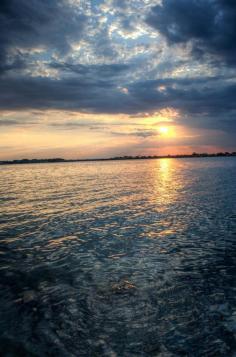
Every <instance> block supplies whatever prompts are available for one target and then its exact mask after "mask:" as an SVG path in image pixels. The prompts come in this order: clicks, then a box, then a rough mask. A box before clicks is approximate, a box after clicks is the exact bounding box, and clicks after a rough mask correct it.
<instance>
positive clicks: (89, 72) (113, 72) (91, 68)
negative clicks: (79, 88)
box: [49, 62, 129, 78]
mask: <svg viewBox="0 0 236 357" xmlns="http://www.w3.org/2000/svg"><path fill="white" fill-rule="evenodd" d="M49 66H50V67H51V68H54V69H57V70H60V71H61V72H67V73H72V74H76V75H77V76H82V77H83V78H85V77H87V78H88V77H93V78H94V77H97V76H99V77H100V78H111V77H116V76H118V75H120V74H121V73H122V72H124V71H127V70H128V69H129V65H127V64H118V63H114V64H106V65H105V64H94V65H83V64H80V63H79V64H73V63H65V62H64V63H59V62H52V63H50V65H49Z"/></svg>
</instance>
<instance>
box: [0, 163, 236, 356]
mask: <svg viewBox="0 0 236 357" xmlns="http://www.w3.org/2000/svg"><path fill="white" fill-rule="evenodd" d="M235 175H236V162H235V159H234V158H229V159H203V160H201V159H192V160H172V159H164V160H146V161H124V162H122V161H121V162H105V163H83V164H55V165H54V164H52V165H47V164H45V165H25V166H24V165H22V166H14V167H13V166H12V167H10V166H8V167H1V176H0V191H1V197H2V206H3V210H2V214H1V221H2V225H1V237H2V239H1V242H0V249H1V255H0V260H1V271H0V273H1V282H0V284H1V291H2V294H1V298H0V302H1V304H0V314H1V323H0V329H1V337H0V340H1V341H0V342H1V345H2V346H4V353H5V355H7V353H8V354H9V353H12V354H13V355H16V354H17V353H18V354H19V351H20V353H21V354H22V355H27V354H30V353H31V354H35V355H39V356H42V355H45V354H47V353H50V355H52V356H54V355H55V356H65V355H66V356H67V355H71V356H77V355H78V351H79V352H80V356H86V357H87V356H88V355H91V356H135V357H136V356H137V355H140V356H156V355H160V356H182V355H191V356H215V355H217V356H228V355H229V356H230V355H232V353H233V351H235V350H236V348H235V339H234V333H235V331H236V330H235V324H236V318H235V316H236V312H235V311H236V309H235V306H236V301H235V288H236V286H235V278H234V277H235V263H236V262H235V252H236V247H235V232H236V221H235V208H236V207H235V202H236V190H235V185H234V181H235Z"/></svg>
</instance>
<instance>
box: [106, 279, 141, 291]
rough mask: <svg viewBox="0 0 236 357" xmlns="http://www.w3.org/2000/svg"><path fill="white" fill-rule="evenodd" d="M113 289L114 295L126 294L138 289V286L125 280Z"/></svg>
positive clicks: (113, 286) (114, 285)
mask: <svg viewBox="0 0 236 357" xmlns="http://www.w3.org/2000/svg"><path fill="white" fill-rule="evenodd" d="M111 289H112V291H113V292H114V293H125V292H128V291H130V290H134V289H136V286H135V285H134V284H133V283H131V282H130V281H128V280H123V281H121V282H119V283H116V284H113V285H112V287H111Z"/></svg>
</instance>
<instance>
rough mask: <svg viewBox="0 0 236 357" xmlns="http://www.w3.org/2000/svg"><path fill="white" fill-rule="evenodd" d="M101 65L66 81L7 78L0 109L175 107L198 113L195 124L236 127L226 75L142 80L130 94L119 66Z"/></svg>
mask: <svg viewBox="0 0 236 357" xmlns="http://www.w3.org/2000/svg"><path fill="white" fill-rule="evenodd" d="M98 68H99V66H98V67H96V70H95V68H94V67H93V66H92V68H90V66H89V67H88V68H87V69H85V68H84V67H83V68H82V72H85V73H91V72H92V73H93V75H92V76H90V75H87V76H86V75H83V76H82V77H81V76H78V77H76V76H73V77H69V78H63V79H60V80H57V79H52V78H45V77H44V78H42V77H31V78H28V77H21V78H10V77H9V78H2V80H1V82H0V108H1V109H8V108H9V107H11V108H12V109H15V110H17V109H37V110H40V109H63V110H78V111H84V112H94V113H113V114H116V113H126V114H135V113H137V112H147V111H155V110H159V109H163V108H166V107H174V108H175V109H177V110H180V111H181V112H182V113H183V114H185V118H186V116H188V117H189V118H190V119H188V120H189V123H191V120H193V119H191V118H194V120H193V125H196V126H198V122H199V123H201V125H202V127H209V123H210V125H211V127H212V128H214V127H215V128H218V127H219V124H220V123H221V122H222V120H223V122H224V123H225V125H224V129H225V130H226V128H228V130H229V129H230V126H229V125H228V124H230V125H232V126H235V124H234V123H236V121H235V116H234V114H235V112H236V103H235V96H236V84H234V83H231V82H228V81H223V80H222V79H221V77H219V78H217V77H216V78H198V79H192V78H188V79H187V78H179V79H170V78H167V79H162V80H149V81H137V82H134V83H132V84H130V85H127V86H126V87H127V91H126V92H125V93H124V92H122V91H121V90H120V87H118V86H117V81H116V79H115V77H114V76H113V75H112V73H113V72H114V75H115V74H116V73H117V70H118V68H117V67H116V66H114V67H113V66H109V67H108V68H107V69H106V68H105V66H102V67H101V69H102V70H101V71H99V70H98ZM124 68H125V67H124ZM120 70H123V67H120V68H119V71H120ZM107 71H108V73H110V72H111V75H110V76H109V78H106V77H105V76H104V72H105V73H106V72H107ZM119 71H118V72H119ZM202 118H205V119H204V120H203V119H202ZM209 118H211V119H210V120H209ZM227 122H228V124H227ZM194 123H195V124H194Z"/></svg>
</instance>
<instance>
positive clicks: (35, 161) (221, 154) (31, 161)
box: [0, 151, 236, 165]
mask: <svg viewBox="0 0 236 357" xmlns="http://www.w3.org/2000/svg"><path fill="white" fill-rule="evenodd" d="M225 156H236V151H233V152H228V151H226V152H217V153H214V154H208V153H197V152H193V153H192V154H190V155H187V154H186V155H162V156H160V155H148V156H147V155H138V156H130V155H128V156H127V155H126V156H116V157H110V158H105V159H102V158H101V159H76V160H66V159H62V158H60V157H59V158H58V157H55V158H51V159H19V160H5V161H0V165H12V164H41V163H55V162H84V161H85V162H86V161H109V160H145V159H167V158H170V159H171V158H172V159H179V158H197V157H225Z"/></svg>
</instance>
